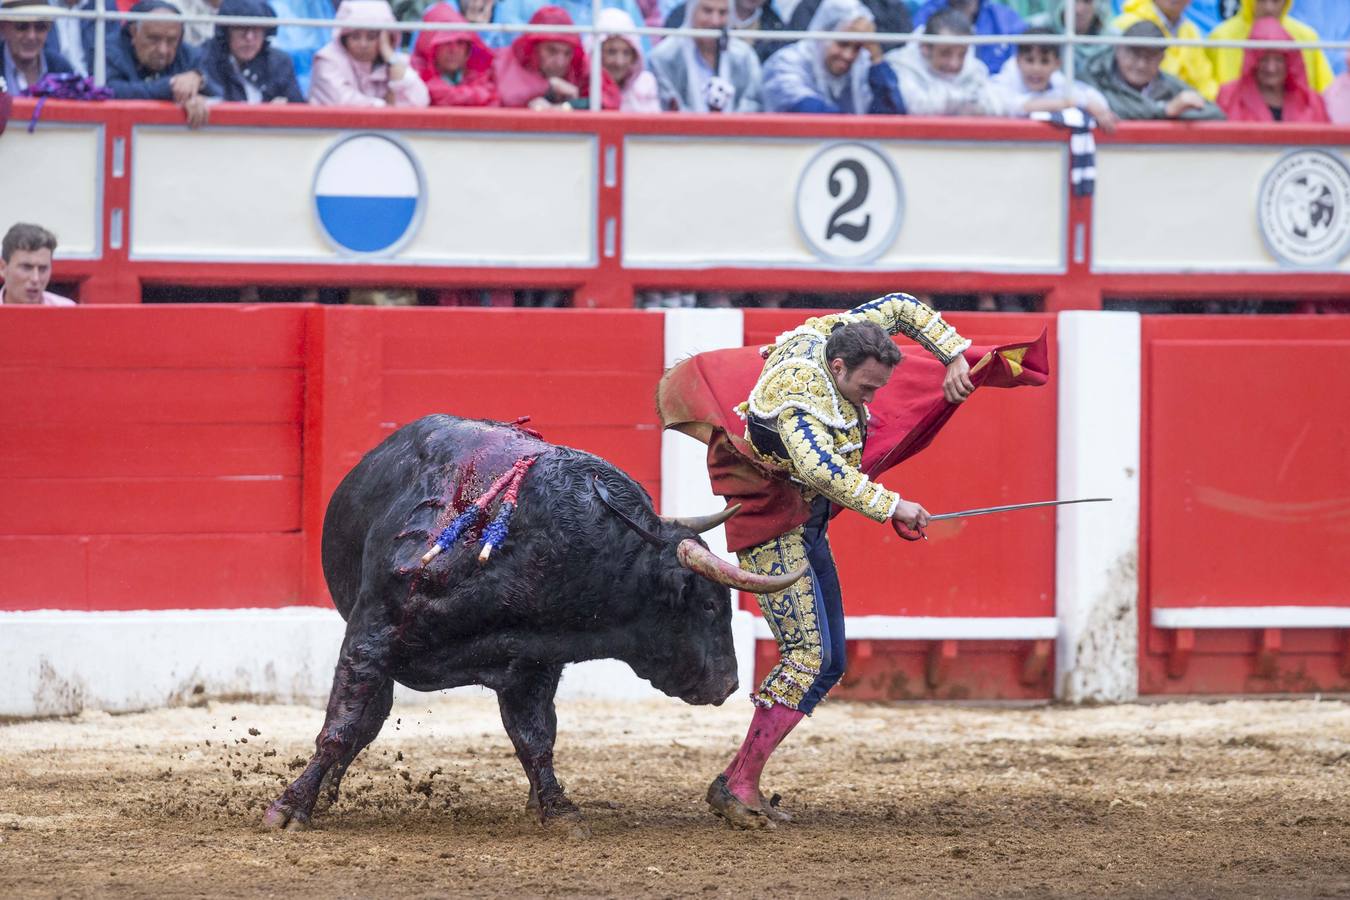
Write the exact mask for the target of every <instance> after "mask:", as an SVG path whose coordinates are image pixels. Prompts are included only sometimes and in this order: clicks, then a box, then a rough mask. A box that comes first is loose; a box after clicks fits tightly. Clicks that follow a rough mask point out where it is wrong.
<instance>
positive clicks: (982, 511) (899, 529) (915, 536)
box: [891, 497, 1111, 541]
mask: <svg viewBox="0 0 1350 900" xmlns="http://www.w3.org/2000/svg"><path fill="white" fill-rule="evenodd" d="M1110 502H1111V498H1110V497H1084V498H1082V499H1079V500H1038V501H1036V502H1035V503H1010V504H1008V505H1007V506H981V507H980V508H978V509H963V510H961V511H960V512H949V513H938V514H937V515H936V516H929V517H928V521H929V522H940V521H942V520H943V519H964V518H968V517H970V516H987V515H989V514H990V513H998V512H1009V511H1011V510H1014V509H1035V508H1036V507H1038V506H1068V505H1069V504H1070V503H1110ZM891 527H892V528H894V529H895V533H896V534H898V535H900V537H902V538H904V539H905V540H907V541H917V540H919V539H920V538H922V539H923V540H925V541H926V540H928V535H926V534H924V533H923V530H922V529H920V530H919V531H917V532H915V531H910V530H908V529H907V528H905V527H904V526H903V525H901V524H900V523H899V522H897V521H895V520H894V519H891Z"/></svg>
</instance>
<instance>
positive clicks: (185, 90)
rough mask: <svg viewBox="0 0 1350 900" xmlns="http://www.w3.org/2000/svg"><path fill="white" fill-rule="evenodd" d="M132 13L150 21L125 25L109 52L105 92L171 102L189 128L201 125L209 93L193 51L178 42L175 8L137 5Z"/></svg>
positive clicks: (148, 0) (146, 0) (148, 1)
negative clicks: (183, 117)
mask: <svg viewBox="0 0 1350 900" xmlns="http://www.w3.org/2000/svg"><path fill="white" fill-rule="evenodd" d="M131 11H132V12H143V13H152V14H153V15H154V16H155V18H153V19H146V20H144V21H140V22H128V23H126V24H125V25H124V26H122V30H121V32H120V33H119V34H118V36H117V41H116V42H115V43H113V44H112V45H111V46H110V47H109V48H108V87H109V88H111V89H112V92H113V96H114V97H116V98H118V99H119V100H172V101H173V102H174V103H177V104H178V105H179V106H181V107H183V112H184V113H185V114H186V116H187V123H188V127H190V128H200V127H201V126H203V125H205V124H206V118H207V115H208V109H207V104H206V98H207V97H213V96H215V93H214V88H213V87H212V86H211V84H210V83H209V82H208V81H207V80H206V76H204V75H203V74H202V71H201V67H200V65H199V64H198V62H199V61H198V57H197V52H196V51H195V50H193V49H192V48H191V47H189V46H187V45H186V44H184V43H183V23H182V22H181V21H179V18H178V7H176V6H174V5H173V4H172V3H168V2H166V0H140V2H139V3H137V4H136V5H135V6H133V7H131Z"/></svg>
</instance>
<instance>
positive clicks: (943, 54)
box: [885, 9, 1011, 116]
mask: <svg viewBox="0 0 1350 900" xmlns="http://www.w3.org/2000/svg"><path fill="white" fill-rule="evenodd" d="M923 31H924V33H925V34H930V35H968V34H970V33H971V25H970V20H969V19H968V18H966V17H965V16H964V15H963V14H961V13H960V12H958V11H957V10H955V9H941V10H938V11H937V12H936V13H934V14H933V15H932V16H930V17H929V19H928V21H927V22H925V23H924V27H923ZM885 59H886V61H887V62H888V63H890V64H891V65H892V66H894V67H895V71H896V74H897V75H898V76H899V82H900V95H901V97H903V98H904V103H905V109H907V110H908V111H909V114H910V115H912V116H1003V115H1008V114H1009V112H1010V111H1011V109H1010V105H1011V102H1010V101H1009V99H1008V97H1007V95H1006V94H1005V93H1004V92H1003V91H1002V90H1001V89H1000V88H998V87H996V86H995V85H994V84H993V83H991V82H990V80H989V70H988V69H986V68H985V67H984V63H982V62H980V60H979V59H977V58H976V57H975V54H974V53H971V52H970V47H968V46H966V45H962V44H920V43H918V42H910V43H908V44H906V45H905V46H903V47H901V48H899V49H898V50H892V51H890V52H889V53H887V54H886V57H885Z"/></svg>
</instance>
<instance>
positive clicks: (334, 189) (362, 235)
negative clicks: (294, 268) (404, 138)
mask: <svg viewBox="0 0 1350 900" xmlns="http://www.w3.org/2000/svg"><path fill="white" fill-rule="evenodd" d="M425 195H426V179H424V178H423V177H422V169H421V167H420V166H419V165H418V164H417V160H416V159H415V158H414V157H413V155H412V152H411V151H410V150H409V149H408V148H407V147H406V146H404V145H403V144H402V143H401V142H400V141H398V140H396V139H394V138H392V137H389V136H387V135H383V134H375V133H373V132H365V133H362V134H353V135H348V136H347V137H344V138H341V139H339V140H338V141H337V143H335V144H334V145H333V146H332V147H330V148H329V149H328V152H327V153H325V154H324V157H323V159H322V160H320V162H319V168H318V171H317V172H315V173H314V210H315V213H316V214H317V216H318V220H319V229H320V230H321V231H323V233H324V236H325V237H327V238H328V240H329V241H330V242H331V243H332V244H333V246H334V247H335V248H336V249H337V251H338V252H339V253H344V254H349V255H371V256H377V255H378V256H391V255H393V253H394V252H395V251H397V250H398V249H399V248H400V247H402V246H403V245H404V244H406V243H407V242H408V241H410V240H412V238H413V236H414V235H415V234H416V233H417V228H418V226H419V225H420V224H421V222H422V207H423V200H424V197H425Z"/></svg>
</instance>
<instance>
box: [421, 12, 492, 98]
mask: <svg viewBox="0 0 1350 900" xmlns="http://www.w3.org/2000/svg"><path fill="white" fill-rule="evenodd" d="M424 21H427V22H456V23H463V22H464V17H463V16H461V15H460V14H459V13H458V12H456V11H455V8H454V7H453V6H451V5H450V4H448V3H438V4H436V5H435V6H433V7H432V8H431V9H429V10H427V14H426V18H425V20H424ZM412 66H413V69H415V70H416V71H417V74H418V75H420V76H421V78H422V80H423V81H425V82H426V84H427V91H428V93H429V94H430V95H431V105H432V106H500V105H501V103H500V101H499V100H498V99H497V76H496V75H495V74H494V72H493V70H492V51H491V50H489V49H488V47H487V44H485V43H483V39H482V38H480V37H479V36H478V34H477V32H473V31H427V32H424V33H423V34H422V35H421V37H420V38H418V41H417V45H416V47H414V48H413V54H412Z"/></svg>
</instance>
